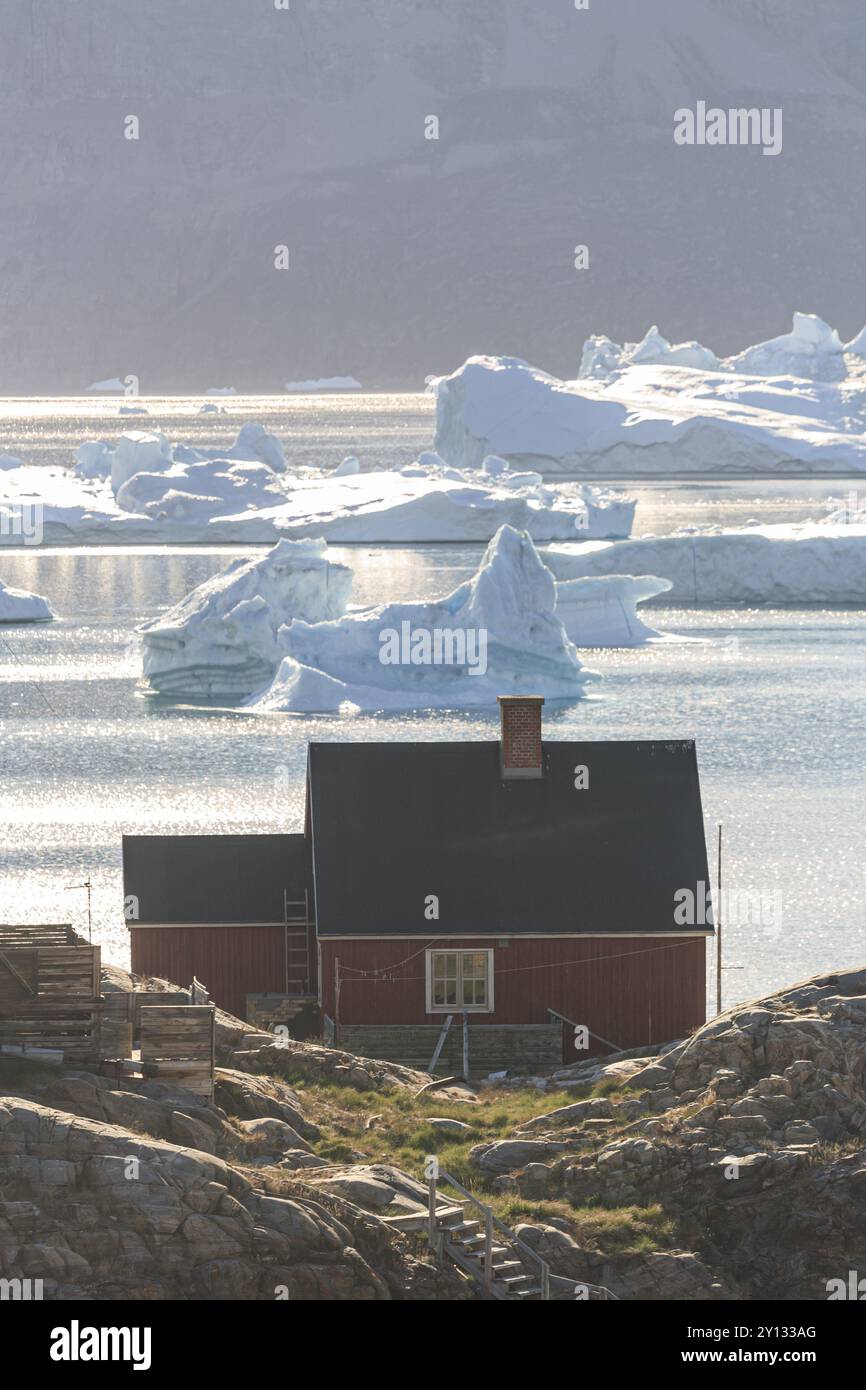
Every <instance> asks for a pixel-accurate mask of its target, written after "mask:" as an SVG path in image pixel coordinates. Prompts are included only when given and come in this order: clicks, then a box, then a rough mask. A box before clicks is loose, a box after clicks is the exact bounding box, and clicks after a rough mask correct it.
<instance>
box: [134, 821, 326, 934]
mask: <svg viewBox="0 0 866 1390" xmlns="http://www.w3.org/2000/svg"><path fill="white" fill-rule="evenodd" d="M306 882H307V871H306V853H305V847H304V837H303V835H124V837H123V893H124V897H125V898H126V897H129V895H130V894H135V896H136V897H137V898H138V901H139V916H138V918H137V919H131V920H130V923H129V925H131V926H134V925H135V922H136V920H137V921H138V922H140V923H143V924H147V923H148V922H164V923H173V922H174V923H184V922H199V923H208V922H215V923H217V922H238V923H251V922H282V921H283V920H284V918H283V893H284V891H285V893H286V894H287V896H288V898H289V900H290V901H297V902H303V899H304V889H305V886H306Z"/></svg>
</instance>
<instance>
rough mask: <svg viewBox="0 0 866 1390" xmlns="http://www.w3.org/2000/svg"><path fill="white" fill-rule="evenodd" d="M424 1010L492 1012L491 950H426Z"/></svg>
mask: <svg viewBox="0 0 866 1390" xmlns="http://www.w3.org/2000/svg"><path fill="white" fill-rule="evenodd" d="M426 954H427V1012H428V1014H454V1013H457V1014H462V1013H467V1014H468V1013H476V1014H489V1013H492V1012H493V952H492V951H442V950H435V951H432V950H431V951H428V952H427V953H426Z"/></svg>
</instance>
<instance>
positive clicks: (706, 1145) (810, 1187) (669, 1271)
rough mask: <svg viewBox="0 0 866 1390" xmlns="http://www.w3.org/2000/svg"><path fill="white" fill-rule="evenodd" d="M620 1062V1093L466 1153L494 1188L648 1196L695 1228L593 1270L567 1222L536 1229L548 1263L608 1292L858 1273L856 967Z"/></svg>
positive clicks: (749, 1291)
mask: <svg viewBox="0 0 866 1390" xmlns="http://www.w3.org/2000/svg"><path fill="white" fill-rule="evenodd" d="M631 1071H632V1074H631V1076H630V1079H629V1081H628V1088H629V1089H628V1094H627V1098H626V1099H616V1100H611V1099H608V1098H602V1099H587V1100H581V1101H577V1102H575V1103H574V1104H573V1105H568V1106H563V1107H560V1108H559V1109H558V1110H555V1111H552V1112H549V1113H548V1114H545V1115H540V1116H538V1117H537V1118H536V1119H534V1120H531V1121H530V1122H529V1123H527V1124H525V1125H523V1126H522V1127H521V1129H520V1130H519V1131H517V1132H516V1133H515V1134H514V1135H513V1136H512V1137H511V1139H506V1140H501V1141H499V1142H497V1143H496V1144H492V1145H486V1146H482V1145H479V1146H476V1147H475V1148H474V1149H473V1150H472V1151H471V1155H470V1157H471V1158H472V1161H473V1162H474V1163H475V1165H476V1166H477V1168H478V1170H479V1173H482V1174H486V1175H488V1176H489V1177H492V1179H493V1183H494V1186H495V1187H497V1188H499V1189H500V1190H502V1191H513V1192H518V1193H520V1194H522V1195H524V1196H526V1197H531V1198H539V1197H558V1198H563V1197H564V1198H566V1199H567V1200H568V1201H569V1202H570V1203H571V1204H572V1205H573V1206H574V1207H586V1206H592V1207H598V1206H602V1207H608V1208H615V1207H624V1206H642V1205H646V1204H647V1203H651V1202H657V1203H660V1204H661V1206H662V1207H663V1209H664V1211H665V1212H666V1213H668V1214H669V1215H670V1216H671V1217H672V1218H674V1219H675V1221H677V1222H679V1223H680V1224H681V1226H682V1228H683V1229H689V1230H692V1231H694V1230H695V1229H699V1230H701V1231H702V1232H703V1234H702V1236H701V1239H700V1241H699V1243H698V1247H697V1249H696V1250H695V1251H674V1252H658V1253H657V1254H656V1255H654V1256H652V1257H650V1256H642V1257H640V1259H639V1260H638V1263H637V1264H633V1265H631V1266H628V1267H627V1268H626V1267H625V1266H623V1267H622V1268H620V1266H619V1265H616V1264H615V1267H614V1266H611V1265H610V1261H608V1262H607V1264H605V1265H604V1273H603V1274H602V1273H601V1272H600V1266H599V1261H601V1262H602V1264H604V1257H603V1256H601V1255H600V1253H599V1252H592V1251H586V1250H581V1249H580V1247H579V1246H578V1245H577V1244H576V1242H574V1241H573V1240H572V1238H571V1236H570V1235H569V1233H568V1231H564V1232H563V1231H560V1232H558V1234H556V1235H551V1234H550V1233H549V1232H546V1233H545V1234H544V1235H543V1237H542V1236H538V1237H536V1238H537V1239H539V1240H541V1239H542V1238H543V1239H544V1240H545V1241H547V1242H548V1244H549V1245H550V1248H551V1250H553V1249H554V1248H555V1250H556V1251H557V1252H558V1254H557V1260H558V1261H559V1264H558V1265H557V1268H558V1269H559V1270H560V1272H562V1273H564V1274H568V1275H569V1277H575V1278H584V1279H586V1280H587V1281H589V1282H593V1283H602V1284H605V1285H607V1286H608V1287H611V1288H614V1291H615V1292H616V1288H615V1287H614V1286H615V1285H616V1286H617V1287H621V1288H623V1289H624V1290H626V1292H624V1293H622V1294H620V1296H624V1297H640V1298H648V1297H654V1296H656V1295H654V1294H653V1293H652V1292H648V1290H651V1289H652V1287H655V1286H657V1287H658V1288H660V1289H661V1290H663V1292H661V1293H660V1294H659V1295H657V1296H660V1297H674V1298H676V1297H683V1298H691V1297H695V1298H715V1297H747V1298H782V1299H788V1298H793V1299H816V1298H826V1296H827V1292H826V1290H827V1285H828V1282H829V1281H830V1280H832V1279H836V1278H840V1277H841V1278H844V1277H845V1276H846V1274H847V1271H848V1270H849V1269H861V1270H862V1269H866V970H857V971H845V972H838V973H833V974H829V975H824V976H820V977H816V978H815V979H812V980H808V981H805V982H804V983H802V984H798V985H796V986H793V987H792V988H790V989H786V990H781V991H779V992H777V993H775V994H773V995H770V996H767V997H766V998H764V999H761V1000H758V1001H755V1002H754V1003H751V1004H748V1005H743V1006H739V1007H737V1008H735V1009H732V1010H730V1011H728V1013H726V1014H725V1015H723V1016H721V1017H719V1018H716V1019H714V1020H712V1022H710V1023H708V1024H707V1025H706V1026H705V1027H704V1028H701V1029H699V1030H698V1032H696V1033H695V1034H694V1035H693V1037H691V1038H689V1039H687V1040H686V1041H684V1042H680V1043H677V1044H675V1045H673V1046H671V1047H670V1048H667V1049H665V1050H664V1052H663V1053H662V1054H659V1055H656V1056H651V1057H644V1058H643V1059H641V1064H640V1066H639V1068H638V1069H637V1070H634V1069H633V1068H631ZM557 1149H559V1152H557ZM563 1150H564V1152H563ZM562 1236H566V1237H568V1239H566V1240H563V1239H562V1238H561V1237H562ZM569 1242H570V1243H569ZM572 1247H574V1248H572ZM563 1252H564V1253H563ZM663 1256H664V1259H663V1258H662V1257H663ZM634 1258H635V1259H638V1257H634ZM560 1266H561V1268H560ZM609 1266H610V1267H609ZM575 1269H582V1270H583V1273H582V1274H575V1273H574V1270H575ZM659 1271H661V1272H662V1274H661V1275H660V1274H659ZM684 1271H686V1272H687V1277H686V1275H684ZM705 1274H706V1278H705ZM662 1276H663V1277H662ZM621 1278H622V1279H624V1281H625V1282H620V1283H619V1284H618V1281H619V1280H621ZM707 1279H708V1280H709V1282H707ZM676 1287H679V1288H680V1289H681V1292H680V1293H677V1292H676V1291H675V1289H676ZM702 1288H703V1292H701V1291H700V1290H701V1289H702ZM689 1289H691V1290H692V1291H691V1292H689V1291H688V1290H689ZM629 1290H630V1291H629ZM719 1290H723V1291H724V1290H726V1292H718V1291H719Z"/></svg>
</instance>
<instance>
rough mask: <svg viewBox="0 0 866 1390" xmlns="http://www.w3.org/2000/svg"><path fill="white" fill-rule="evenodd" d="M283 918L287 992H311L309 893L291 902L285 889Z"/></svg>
mask: <svg viewBox="0 0 866 1390" xmlns="http://www.w3.org/2000/svg"><path fill="white" fill-rule="evenodd" d="M283 918H284V921H285V957H286V959H285V993H286V994H309V993H310V989H311V979H312V976H311V971H310V917H309V904H308V901H307V894H306V892H305V893H304V898H303V901H298V902H290V901H289V898H288V894H287V892H286V890H285V889H284V890H283Z"/></svg>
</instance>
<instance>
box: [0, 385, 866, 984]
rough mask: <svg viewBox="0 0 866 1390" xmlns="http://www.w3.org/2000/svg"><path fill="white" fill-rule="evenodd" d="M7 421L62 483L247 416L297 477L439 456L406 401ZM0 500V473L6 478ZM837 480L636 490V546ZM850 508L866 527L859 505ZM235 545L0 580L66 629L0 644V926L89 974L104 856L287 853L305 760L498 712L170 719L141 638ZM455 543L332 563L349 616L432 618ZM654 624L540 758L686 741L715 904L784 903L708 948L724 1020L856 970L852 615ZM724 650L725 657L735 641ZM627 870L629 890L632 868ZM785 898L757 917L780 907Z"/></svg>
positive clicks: (856, 733)
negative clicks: (56, 944) (653, 636)
mask: <svg viewBox="0 0 866 1390" xmlns="http://www.w3.org/2000/svg"><path fill="white" fill-rule="evenodd" d="M216 403H217V404H219V405H220V406H222V407H224V410H225V413H224V414H220V415H199V414H198V413H197V412H198V407H199V405H200V404H201V401H200V399H196V400H193V399H191V398H185V399H184V398H164V399H159V400H147V401H146V406H147V409H148V411H149V415H148V416H141V417H135V416H121V415H120V414H119V403H118V401H117V400H111V399H108V400H106V399H102V400H99V399H92V398H87V399H85V400H78V401H75V400H62V401H57V400H52V401H47V400H44V401H33V400H28V401H2V402H0V453H9V454H14V455H17V456H20V457H22V458H24V459H26V460H28V461H32V462H36V463H68V462H69V460H70V458H71V455H72V451H73V449H74V448H75V446H76V445H77V444H78V443H80V442H81V441H82V440H84V439H89V438H94V437H103V438H108V439H113V438H115V437H116V436H117V434H119V433H120V432H121V430H123V429H130V428H152V427H157V428H160V429H163V430H164V431H165V432H166V433H167V434H168V435H169V436H170V437H171V438H173V439H177V440H184V441H185V442H188V443H192V444H198V445H201V446H203V447H211V448H215V447H219V446H220V445H221V444H223V443H226V442H228V441H230V440H231V439H232V438H233V437H234V435H235V433H236V432H237V429H238V428H239V426H240V424H242V423H243V422H244V421H245V420H250V419H256V420H261V421H262V423H264V424H266V425H267V426H268V428H271V429H273V430H275V431H276V433H278V434H279V435H280V437H281V439H282V440H283V441H284V444H285V447H286V453H287V457H288V459H289V463H290V466H292V465H298V464H315V465H319V466H325V467H329V466H331V465H333V464H336V463H338V462H339V461H340V459H341V458H343V457H344V456H345V455H346V454H348V453H355V454H358V455H359V456H360V458H361V460H362V463H363V465H364V466H379V467H390V466H392V465H394V464H399V463H402V462H407V461H408V460H410V459H412V458H414V457H416V456H417V454H418V453H419V452H420V451H421V450H422V449H425V448H429V447H430V443H431V438H432V430H433V423H434V422H433V411H434V403H433V400H432V398H430V397H425V396H421V395H402V396H397V395H395V396H364V395H353V396H340V397H285V396H283V397H252V398H231V399H225V400H219V401H217V402H216ZM0 482H2V474H0ZM849 490H850V485H849V484H846V483H838V482H837V483H828V482H820V483H817V482H816V483H809V482H791V481H774V482H750V483H746V482H720V483H713V482H705V483H688V484H682V483H678V484H671V483H665V482H660V483H655V484H647V483H639V484H637V485H635V486H634V487H630V488H629V491H631V492H633V493H634V495H636V496H637V498H638V503H639V505H638V512H637V522H636V526H635V533H636V534H646V533H649V532H655V533H663V532H667V531H670V530H672V529H673V528H674V527H676V526H680V525H684V524H685V525H688V524H694V523H696V522H718V523H722V524H725V525H739V524H742V523H744V522H745V521H747V520H748V519H750V518H752V517H755V518H758V519H760V520H762V521H792V520H798V519H801V518H804V517H811V516H821V515H823V514H825V512H826V508H827V505H828V498H830V497H831V496H834V497H837V498H840V497H845V496H847V493H848V491H849ZM860 505H864V503H863V502H862V501H861V502H860ZM246 553H251V552H248V551H246V550H243V549H241V548H225V547H224V548H221V549H205V548H203V547H199V548H196V547H187V548H178V547H175V548H165V549H156V548H147V549H135V548H129V549H122V548H111V549H109V548H105V549H86V548H85V549H76V548H74V547H72V548H66V549H60V550H43V551H34V550H30V551H18V552H6V553H4V554H2V556H0V578H2V579H3V580H4V581H5V582H6V583H8V584H11V585H14V586H20V587H24V588H27V589H32V590H35V591H36V592H38V593H42V594H45V595H46V596H47V597H48V599H49V600H50V601H51V603H52V605H53V606H54V608H55V609H56V611H57V612H58V613H59V614H60V615H61V617H60V621H59V622H57V623H54V624H51V625H45V626H38V627H29V628H28V627H24V628H22V627H7V628H0V757H2V768H3V778H2V782H0V920H5V921H13V920H22V921H25V920H26V921H40V920H42V921H46V920H51V921H58V920H60V921H63V920H72V921H74V922H75V924H76V925H77V926H78V927H79V928H85V927H86V918H85V904H86V896H85V893H84V891H83V890H82V889H81V888H80V887H78V886H76V885H80V884H81V883H82V882H83V881H84V880H85V879H86V878H87V877H88V876H89V877H90V878H91V880H92V883H93V934H94V938H95V939H97V940H99V941H100V942H101V943H102V944H103V949H104V953H105V956H106V957H107V958H108V959H111V960H114V961H117V962H119V963H124V962H126V960H127V958H128V950H127V937H126V931H125V928H124V923H123V918H122V909H121V873H120V836H121V834H122V833H123V832H125V831H126V832H130V833H133V832H134V833H158V832H160V833H166V832H177V833H192V832H211V833H215V832H228V831H243V830H248V831H280V830H293V829H298V828H299V827H300V826H301V823H302V789H303V775H304V759H305V749H306V744H307V741H308V740H309V739H351V740H361V739H477V738H492V737H495V736H496V734H497V722H496V715H495V712H494V711H491V712H490V713H489V714H488V715H479V714H472V715H470V714H466V713H465V712H458V711H455V712H447V711H445V712H437V713H436V714H433V715H431V714H425V713H424V712H421V711H419V712H412V713H408V714H405V713H404V714H401V715H388V716H375V717H359V718H353V719H345V718H343V719H341V718H338V717H334V716H328V717H319V718H313V717H303V716H290V715H285V716H269V717H261V716H255V717H252V716H249V715H244V714H241V713H237V712H233V711H227V710H213V709H209V710H203V709H194V708H189V707H172V706H168V705H165V704H160V703H157V702H154V701H153V700H150V699H147V698H146V697H145V696H144V695H143V692H142V690H141V687H140V681H139V676H140V656H139V649H138V641H137V639H136V636H135V629H136V626H137V625H138V624H139V623H141V622H143V621H144V620H146V619H148V618H150V617H153V616H154V615H155V614H157V613H158V612H160V611H161V610H162V609H163V608H165V607H166V606H167V605H169V604H171V603H174V602H176V601H177V600H178V599H179V598H181V597H182V596H183V595H184V594H186V593H187V592H188V591H189V590H190V589H191V588H193V587H194V586H195V585H196V584H199V583H200V582H201V581H202V580H204V579H206V578H207V577H208V576H210V575H212V574H214V573H216V572H218V571H219V570H220V569H221V568H222V567H223V566H224V565H225V563H226V561H227V559H228V558H229V557H231V556H233V555H237V554H246ZM480 553H481V552H480V549H479V548H477V547H472V546H463V545H442V546H417V547H407V548H399V547H369V546H360V547H352V548H345V549H340V550H337V551H336V552H335V558H336V559H339V560H342V561H344V562H345V563H348V564H350V565H351V566H352V567H353V569H354V570H355V575H356V578H355V590H354V601H355V602H358V603H375V602H385V601H393V600H399V599H406V598H424V597H433V596H435V595H438V594H442V593H444V592H446V591H447V590H449V589H451V588H453V587H454V586H455V585H456V584H458V583H459V582H460V581H461V580H463V579H464V578H466V577H467V576H468V575H469V574H471V573H472V571H473V570H474V568H475V567H476V565H477V563H478V559H479V556H480ZM652 612H653V621H654V623H655V625H656V626H658V627H660V628H663V629H664V630H666V631H668V632H671V633H674V634H678V635H680V636H686V637H689V638H691V639H695V640H693V641H690V642H686V643H671V644H662V645H653V646H648V647H644V648H642V649H640V650H636V651H603V652H587V653H582V654H581V655H582V657H583V659H584V661H585V662H586V664H587V665H589V666H591V667H592V668H593V669H595V670H597V671H599V672H600V673H601V674H602V676H603V680H602V681H601V682H599V684H598V685H597V686H595V687H593V698H592V699H589V700H584V701H582V702H580V703H578V704H574V705H571V706H567V707H560V708H557V707H555V706H552V705H548V706H547V708H546V710H545V719H546V731H547V736H548V737H550V738H558V739H569V738H576V739H600V738H627V739H628V738H651V737H664V738H670V737H675V738H695V739H696V740H697V744H698V754H699V760H700V768H701V779H702V786H703V797H704V809H705V814H706V830H707V838H708V842H709V843H710V848H711V859H713V858H714V848H715V839H716V826H717V824H718V823H719V822H722V823H723V825H724V879H725V884H726V886H727V887H728V888H729V889H735V890H739V891H746V892H750V893H752V894H754V893H763V894H764V895H765V898H766V900H767V901H768V902H771V901H775V902H777V903H781V909H782V911H781V920H780V921H778V920H777V917H776V913H775V910H773V911H772V912H770V913H769V914H768V917H769V920H767V921H764V922H758V923H755V924H751V925H750V924H748V923H739V924H736V923H733V922H732V923H730V924H729V925H728V928H727V930H726V932H725V952H724V956H725V966H726V969H725V972H724V991H725V1000H726V1002H728V1003H733V1002H734V1001H735V1000H737V999H740V998H746V997H749V996H752V995H754V994H756V993H760V992H762V991H765V990H766V989H768V988H770V987H772V986H774V985H781V984H785V983H788V982H790V981H792V980H796V979H798V978H802V977H804V976H806V975H808V974H810V973H813V972H815V971H818V970H822V969H829V968H833V967H835V966H842V965H851V964H854V963H858V962H862V961H863V960H866V930H864V929H866V912H864V867H863V865H864V852H863V849H864V831H863V826H864V821H866V715H864V708H866V612H862V611H852V610H838V611H832V610H825V609H801V610H775V609H764V608H758V609H750V610H744V609H734V610H727V609H721V608H715V609H714V608H708V609H683V608H679V609H665V608H654V609H653V610H652ZM733 639H736V640H733ZM622 867H623V872H628V863H627V860H626V859H625V858H624V861H623V866H622ZM776 894H779V895H781V896H780V897H778V898H774V895H776Z"/></svg>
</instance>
